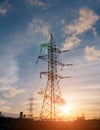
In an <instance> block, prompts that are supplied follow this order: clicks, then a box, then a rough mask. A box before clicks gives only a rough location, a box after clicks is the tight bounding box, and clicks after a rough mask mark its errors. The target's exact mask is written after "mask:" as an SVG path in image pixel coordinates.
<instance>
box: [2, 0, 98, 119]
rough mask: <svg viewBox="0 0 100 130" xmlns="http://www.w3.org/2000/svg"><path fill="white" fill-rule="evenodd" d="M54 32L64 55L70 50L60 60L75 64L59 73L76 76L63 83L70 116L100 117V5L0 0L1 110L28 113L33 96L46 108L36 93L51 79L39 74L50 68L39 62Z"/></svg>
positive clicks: (88, 0)
mask: <svg viewBox="0 0 100 130" xmlns="http://www.w3.org/2000/svg"><path fill="white" fill-rule="evenodd" d="M51 33H52V34H53V35H54V39H55V41H56V44H57V46H59V48H60V49H61V50H66V49H69V50H71V51H69V52H66V53H64V54H61V55H60V57H59V59H60V61H62V62H64V63H66V64H67V63H72V64H73V66H69V67H65V68H63V70H62V71H59V73H61V74H62V75H65V76H69V75H70V76H72V78H71V79H64V80H62V81H61V82H60V88H61V91H62V95H63V97H64V98H65V100H66V102H68V103H69V104H71V106H72V108H71V112H70V114H73V113H74V114H76V113H81V114H82V113H85V114H86V115H92V117H94V116H98V113H99V111H100V78H99V77H100V0H84V1H83V0H70V1H69V0H57V1H56V0H0V111H7V112H12V111H13V112H19V111H24V112H26V110H27V105H26V104H27V99H28V98H29V97H30V95H31V93H33V95H34V97H35V98H36V99H37V100H36V101H35V102H36V103H37V106H38V105H39V106H40V107H41V103H42V100H40V99H41V98H40V97H39V95H38V94H37V92H38V91H39V90H40V89H41V88H44V87H45V86H46V82H45V81H46V78H45V77H44V78H43V79H40V78H39V72H40V71H45V70H46V69H47V64H45V63H44V62H42V61H39V63H38V65H36V60H37V57H38V56H39V54H40V44H41V43H46V42H48V40H49V36H50V34H51ZM35 107H36V106H35ZM40 107H39V110H38V111H40ZM99 116H100V115H99Z"/></svg>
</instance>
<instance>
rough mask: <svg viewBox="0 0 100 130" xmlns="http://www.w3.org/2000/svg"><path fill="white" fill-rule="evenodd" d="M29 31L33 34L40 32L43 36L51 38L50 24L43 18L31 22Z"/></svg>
mask: <svg viewBox="0 0 100 130" xmlns="http://www.w3.org/2000/svg"><path fill="white" fill-rule="evenodd" d="M29 31H30V32H31V34H33V35H34V34H36V33H37V34H38V33H41V34H42V36H43V37H45V38H46V39H48V40H49V38H50V33H49V26H47V25H46V23H44V22H43V21H42V20H37V19H36V20H33V21H31V22H29Z"/></svg>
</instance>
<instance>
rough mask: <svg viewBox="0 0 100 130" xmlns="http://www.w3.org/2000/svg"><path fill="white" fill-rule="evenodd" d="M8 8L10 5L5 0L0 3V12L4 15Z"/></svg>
mask: <svg viewBox="0 0 100 130" xmlns="http://www.w3.org/2000/svg"><path fill="white" fill-rule="evenodd" d="M10 8H11V5H10V4H9V3H8V1H7V0H5V1H4V2H2V3H0V14H1V15H6V14H7V12H8V11H9V9H10Z"/></svg>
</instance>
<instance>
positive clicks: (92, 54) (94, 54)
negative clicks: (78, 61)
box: [85, 46, 100, 61]
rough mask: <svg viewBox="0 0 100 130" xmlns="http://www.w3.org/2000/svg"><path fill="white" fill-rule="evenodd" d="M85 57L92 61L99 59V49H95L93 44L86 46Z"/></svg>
mask: <svg viewBox="0 0 100 130" xmlns="http://www.w3.org/2000/svg"><path fill="white" fill-rule="evenodd" d="M85 58H86V59H87V60H88V61H93V60H99V61H100V50H97V49H96V48H95V46H91V47H89V46H86V48H85Z"/></svg>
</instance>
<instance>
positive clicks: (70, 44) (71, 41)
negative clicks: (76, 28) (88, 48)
mask: <svg viewBox="0 0 100 130" xmlns="http://www.w3.org/2000/svg"><path fill="white" fill-rule="evenodd" d="M80 43H81V40H80V39H79V38H78V37H77V36H71V37H68V38H67V39H65V43H64V44H63V48H65V49H72V48H74V47H76V46H78V45H79V44H80Z"/></svg>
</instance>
